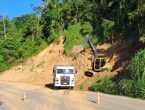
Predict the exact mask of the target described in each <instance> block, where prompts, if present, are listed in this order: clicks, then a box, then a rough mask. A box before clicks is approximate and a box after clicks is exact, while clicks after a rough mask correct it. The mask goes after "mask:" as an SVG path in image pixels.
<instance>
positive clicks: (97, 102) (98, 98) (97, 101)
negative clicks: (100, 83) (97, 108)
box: [96, 92, 101, 104]
mask: <svg viewBox="0 0 145 110" xmlns="http://www.w3.org/2000/svg"><path fill="white" fill-rule="evenodd" d="M100 103H101V99H100V94H99V92H98V93H97V100H96V104H100Z"/></svg>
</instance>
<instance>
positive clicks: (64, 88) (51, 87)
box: [45, 83, 70, 90]
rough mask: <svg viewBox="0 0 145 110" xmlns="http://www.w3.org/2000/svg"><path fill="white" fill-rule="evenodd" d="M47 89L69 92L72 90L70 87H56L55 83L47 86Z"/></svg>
mask: <svg viewBox="0 0 145 110" xmlns="http://www.w3.org/2000/svg"><path fill="white" fill-rule="evenodd" d="M45 87H46V88H49V89H52V90H62V89H63V90H68V89H70V88H69V87H54V86H53V83H49V84H45Z"/></svg>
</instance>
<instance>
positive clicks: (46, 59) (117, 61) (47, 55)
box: [0, 40, 131, 85]
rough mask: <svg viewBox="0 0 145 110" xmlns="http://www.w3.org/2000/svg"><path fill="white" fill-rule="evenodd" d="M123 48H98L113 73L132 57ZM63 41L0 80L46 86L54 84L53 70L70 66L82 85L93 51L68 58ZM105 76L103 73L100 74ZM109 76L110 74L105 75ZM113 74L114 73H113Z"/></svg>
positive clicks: (117, 44)
mask: <svg viewBox="0 0 145 110" xmlns="http://www.w3.org/2000/svg"><path fill="white" fill-rule="evenodd" d="M122 49H123V47H122V46H121V44H120V43H119V42H116V43H114V44H113V45H111V44H101V45H98V46H97V50H98V51H99V52H100V53H102V54H104V55H105V56H106V59H107V60H108V61H109V62H110V64H111V66H112V69H113V72H115V71H118V70H119V71H120V70H122V69H123V68H124V67H123V66H124V65H126V64H127V62H128V59H129V57H130V56H131V55H130V53H131V52H130V51H129V49H126V50H124V51H122ZM63 52H64V44H63V40H60V42H59V43H57V44H56V43H55V44H51V45H49V46H48V47H47V48H46V49H45V50H43V51H42V52H41V53H39V54H38V55H37V56H34V57H32V58H29V59H28V60H27V61H25V62H24V63H22V64H20V65H18V66H14V67H12V68H11V69H10V70H8V71H5V72H3V73H2V74H0V80H3V81H12V82H25V83H32V84H39V85H45V84H49V83H52V79H53V75H52V69H53V66H54V65H57V64H69V65H73V66H75V67H76V69H77V71H78V73H77V74H76V82H77V84H78V85H79V84H81V83H82V82H83V81H84V80H87V77H85V76H84V72H85V70H86V69H87V68H88V66H89V65H91V61H90V60H89V58H92V51H91V49H87V50H85V52H82V53H81V54H79V55H78V57H77V58H75V57H67V56H65V55H64V54H63ZM123 61H124V62H123ZM100 74H103V73H100ZM104 74H109V73H104ZM111 74H112V73H111Z"/></svg>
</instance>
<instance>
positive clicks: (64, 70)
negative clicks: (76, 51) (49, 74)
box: [53, 65, 76, 89]
mask: <svg viewBox="0 0 145 110" xmlns="http://www.w3.org/2000/svg"><path fill="white" fill-rule="evenodd" d="M75 73H76V71H75V68H74V67H73V66H69V65H55V66H54V67H53V86H54V88H57V87H69V88H71V89H73V87H74V84H75Z"/></svg>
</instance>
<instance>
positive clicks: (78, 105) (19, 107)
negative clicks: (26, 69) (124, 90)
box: [0, 82, 145, 110]
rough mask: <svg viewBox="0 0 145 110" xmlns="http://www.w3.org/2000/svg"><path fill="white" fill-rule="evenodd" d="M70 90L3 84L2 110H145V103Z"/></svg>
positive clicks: (1, 95) (1, 91) (0, 85)
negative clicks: (97, 99) (98, 101)
mask: <svg viewBox="0 0 145 110" xmlns="http://www.w3.org/2000/svg"><path fill="white" fill-rule="evenodd" d="M96 97H97V94H96V93H93V92H81V91H73V90H68V89H60V90H53V89H50V88H47V87H42V86H36V85H29V84H20V83H10V82H0V110H145V101H143V100H139V99H132V98H127V97H121V96H112V95H106V94H100V99H101V103H100V104H96Z"/></svg>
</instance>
